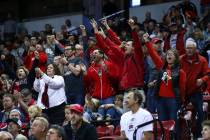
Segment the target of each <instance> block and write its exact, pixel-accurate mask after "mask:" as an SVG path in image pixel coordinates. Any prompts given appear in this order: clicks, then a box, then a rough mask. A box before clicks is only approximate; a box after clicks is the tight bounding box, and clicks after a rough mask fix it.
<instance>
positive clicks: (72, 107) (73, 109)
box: [70, 104, 84, 113]
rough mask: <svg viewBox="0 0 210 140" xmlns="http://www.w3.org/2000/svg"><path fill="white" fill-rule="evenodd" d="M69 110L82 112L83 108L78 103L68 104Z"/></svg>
mask: <svg viewBox="0 0 210 140" xmlns="http://www.w3.org/2000/svg"><path fill="white" fill-rule="evenodd" d="M70 110H72V111H75V112H77V113H83V112H84V108H83V107H82V106H81V105H79V104H73V105H70Z"/></svg>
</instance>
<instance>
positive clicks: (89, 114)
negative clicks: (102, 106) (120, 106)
mask: <svg viewBox="0 0 210 140" xmlns="http://www.w3.org/2000/svg"><path fill="white" fill-rule="evenodd" d="M98 104H99V100H98V99H95V98H92V97H91V96H90V95H89V94H86V96H85V106H84V109H85V112H84V114H83V116H84V118H85V119H86V120H87V121H88V122H90V121H93V120H95V119H97V115H99V114H98V113H96V112H97V110H98Z"/></svg>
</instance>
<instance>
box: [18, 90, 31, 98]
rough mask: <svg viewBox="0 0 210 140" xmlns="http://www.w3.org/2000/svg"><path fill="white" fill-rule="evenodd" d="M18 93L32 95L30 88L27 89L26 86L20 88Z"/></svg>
mask: <svg viewBox="0 0 210 140" xmlns="http://www.w3.org/2000/svg"><path fill="white" fill-rule="evenodd" d="M20 93H21V94H22V95H23V96H25V97H26V96H29V95H32V93H31V90H30V89H28V88H24V89H22V90H21V91H20Z"/></svg>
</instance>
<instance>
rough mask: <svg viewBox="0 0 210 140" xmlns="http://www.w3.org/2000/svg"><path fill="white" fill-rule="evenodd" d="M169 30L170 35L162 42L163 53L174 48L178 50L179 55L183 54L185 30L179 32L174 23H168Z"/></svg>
mask: <svg viewBox="0 0 210 140" xmlns="http://www.w3.org/2000/svg"><path fill="white" fill-rule="evenodd" d="M169 30H170V32H171V34H170V35H169V36H168V37H167V38H165V40H164V52H166V51H167V50H169V49H170V48H174V49H177V50H178V52H179V55H182V54H184V53H185V49H184V34H185V30H184V29H183V30H181V31H179V30H178V26H177V24H176V23H175V22H171V23H170V25H169Z"/></svg>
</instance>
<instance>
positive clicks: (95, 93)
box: [85, 50, 116, 120]
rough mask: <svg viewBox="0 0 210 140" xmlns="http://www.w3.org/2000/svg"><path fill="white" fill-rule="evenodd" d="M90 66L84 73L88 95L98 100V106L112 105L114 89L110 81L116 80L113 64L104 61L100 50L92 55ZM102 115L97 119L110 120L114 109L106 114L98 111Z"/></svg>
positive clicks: (101, 110) (103, 111) (102, 110)
mask: <svg viewBox="0 0 210 140" xmlns="http://www.w3.org/2000/svg"><path fill="white" fill-rule="evenodd" d="M92 61H93V63H92V65H91V66H90V67H89V68H88V70H87V72H85V83H86V86H87V88H88V89H90V91H89V93H90V95H91V96H92V97H93V98H96V99H98V100H99V105H103V104H112V103H113V101H114V97H113V95H114V93H115V91H114V88H113V86H112V83H111V81H112V79H116V68H115V65H114V63H112V62H110V61H108V60H105V59H104V54H103V52H102V51H100V50H94V51H93V54H92ZM99 113H100V114H101V115H102V116H101V117H100V118H99V119H100V120H101V119H103V118H110V117H111V118H112V117H113V113H114V109H113V108H109V109H108V110H107V111H106V112H105V110H104V109H100V110H99Z"/></svg>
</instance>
